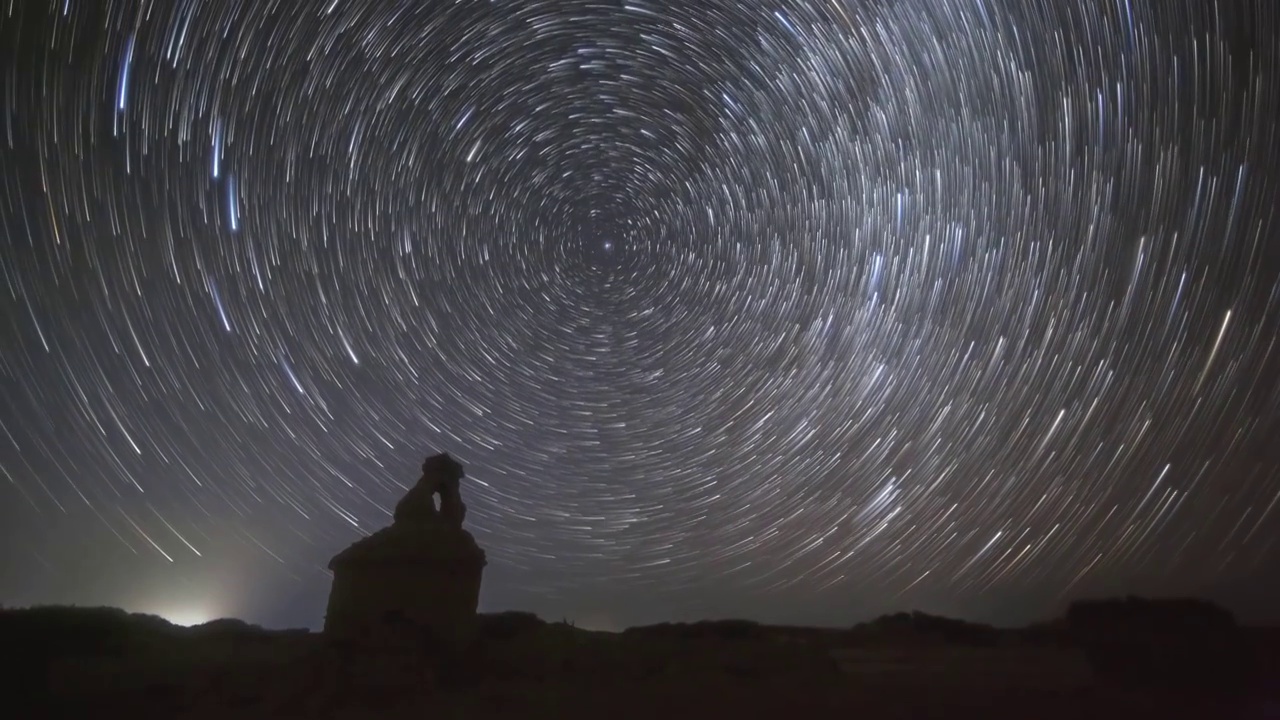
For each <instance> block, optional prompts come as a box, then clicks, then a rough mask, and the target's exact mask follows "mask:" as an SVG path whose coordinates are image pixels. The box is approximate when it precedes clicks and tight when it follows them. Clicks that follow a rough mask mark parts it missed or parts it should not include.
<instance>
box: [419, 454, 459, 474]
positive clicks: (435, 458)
mask: <svg viewBox="0 0 1280 720" xmlns="http://www.w3.org/2000/svg"><path fill="white" fill-rule="evenodd" d="M422 474H423V475H426V476H429V477H438V478H442V479H447V480H450V481H456V480H461V479H462V478H464V477H466V471H465V470H463V469H462V463H460V462H458V461H457V460H454V459H453V457H452V456H451V455H449V453H440V454H439V455H432V456H431V457H428V458H427V459H426V460H424V461H423V463H422Z"/></svg>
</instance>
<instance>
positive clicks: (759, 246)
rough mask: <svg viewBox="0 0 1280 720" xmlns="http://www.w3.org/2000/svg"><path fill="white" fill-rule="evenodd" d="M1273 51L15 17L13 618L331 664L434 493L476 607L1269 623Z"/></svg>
mask: <svg viewBox="0 0 1280 720" xmlns="http://www.w3.org/2000/svg"><path fill="white" fill-rule="evenodd" d="M1278 35H1280V6H1277V3H1276V2H1274V0H1256V1H1254V0H1219V1H1218V2H1212V1H1210V0H1159V1H1156V0H1151V1H1150V2H1148V1H1146V0H1074V1H1070V2H1068V1H1066V0H770V1H768V2H765V1H763V0H695V1H691V2H666V1H665V0H664V1H663V2H658V0H562V1H552V0H541V1H522V0H492V1H490V0H456V1H451V2H444V1H435V0H427V1H423V0H400V1H391V0H388V1H386V2H349V1H347V0H323V1H320V2H312V1H310V0H172V1H170V0H153V1H150V2H137V1H131V0H57V1H56V2H43V1H42V0H0V234H2V236H3V256H2V260H3V264H2V268H0V269H2V272H3V282H4V287H5V290H6V292H4V294H3V297H2V299H0V304H2V307H3V313H2V314H0V320H2V323H0V333H3V334H2V336H0V394H2V396H3V399H2V401H0V403H2V404H0V408H3V409H2V413H3V414H2V415H0V420H2V421H3V427H2V430H3V433H2V434H0V472H2V473H3V478H0V539H2V540H0V603H3V604H5V605H27V604H37V603H76V604H80V605H93V604H111V605H118V606H122V607H125V608H127V609H130V610H135V611H143V612H152V613H157V614H160V615H163V616H165V617H169V618H173V619H175V620H178V621H183V622H194V621H198V620H203V619H208V618H211V617H218V616H236V617H241V618H244V619H247V620H250V621H254V622H260V623H266V624H268V625H272V626H301V625H309V626H313V627H314V626H318V625H319V623H320V622H321V617H322V614H323V607H324V602H325V598H326V594H327V591H328V583H329V576H328V574H327V571H326V570H325V565H326V563H327V562H328V560H329V558H330V557H331V556H332V555H333V554H335V553H336V552H338V551H339V550H341V549H342V548H343V547H345V546H346V545H347V544H349V543H351V542H352V541H354V540H355V539H357V538H358V537H359V536H361V535H362V534H366V533H369V532H372V531H373V530H376V529H378V528H379V527H382V526H384V525H386V524H388V523H389V522H390V519H391V518H390V510H391V508H392V507H393V505H394V504H395V502H396V501H397V500H398V499H399V498H400V496H401V495H402V494H403V493H404V492H405V490H406V488H407V487H408V486H409V485H411V484H412V483H413V482H414V481H416V479H417V477H418V474H419V470H418V468H419V465H420V463H421V461H422V459H423V457H425V456H426V455H428V454H431V453H434V452H440V451H447V452H450V453H451V454H453V455H454V456H455V457H457V458H458V459H459V460H461V461H462V462H463V463H464V464H465V466H466V468H467V471H468V475H469V479H468V480H466V481H464V485H463V494H464V499H465V501H466V502H467V504H468V507H469V513H468V515H467V524H468V527H469V528H470V530H471V531H472V532H473V533H474V534H475V536H476V538H477V540H478V541H479V542H480V544H481V545H482V546H483V547H485V548H486V549H487V551H488V555H489V566H488V568H487V570H486V575H485V584H484V588H483V591H482V599H481V606H482V610H499V609H508V608H519V609H527V610H531V611H534V612H538V613H540V614H542V615H544V616H546V617H549V618H552V619H556V620H558V619H560V618H561V617H568V618H572V619H576V620H578V622H579V625H586V626H590V627H621V626H625V625H629V624H636V623H641V622H657V621H664V620H675V619H696V618H702V617H750V618H755V619H759V620H765V621H771V622H793V623H808V624H839V623H845V624H848V623H852V622H855V621H859V620H863V619H866V618H867V617H868V616H870V615H872V614H875V613H879V612H885V611H894V610H901V609H911V608H919V609H922V610H926V611H930V612H937V613H941V614H947V615H953V616H962V617H968V618H974V619H982V620H988V621H996V622H1008V623H1013V622H1023V621H1026V620H1029V619H1033V618H1037V617H1042V616H1047V615H1049V614H1050V613H1052V612H1055V611H1057V610H1060V609H1061V607H1062V606H1063V604H1064V603H1065V602H1066V601H1067V600H1069V599H1071V598H1075V597H1079V596H1083V595H1091V594H1099V593H1121V592H1134V593H1148V594H1202V595H1209V596H1211V597H1214V598H1223V599H1224V601H1225V602H1228V603H1230V606H1231V607H1233V608H1237V609H1239V610H1240V612H1242V613H1250V612H1254V611H1255V610H1251V608H1253V609H1256V608H1262V607H1266V605H1267V603H1268V602H1276V601H1278V600H1280V592H1277V590H1276V582H1275V581H1274V580H1266V579H1267V578H1275V577H1280V347H1277V345H1278V343H1280V341H1278V339H1277V335H1278V333H1280V240H1278V239H1277V231H1280V218H1277V214H1276V204H1277V199H1278V198H1280V171H1278V170H1277V158H1280V119H1278V118H1280V43H1278V42H1277V41H1276V38H1277V36H1278ZM1264 580H1265V582H1264ZM1267 583H1270V584H1267ZM1277 607H1280V602H1277Z"/></svg>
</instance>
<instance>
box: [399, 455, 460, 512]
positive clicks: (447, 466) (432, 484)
mask: <svg viewBox="0 0 1280 720" xmlns="http://www.w3.org/2000/svg"><path fill="white" fill-rule="evenodd" d="M464 475H465V473H464V472H463V469H462V465H461V464H460V463H459V462H458V461H457V460H454V459H453V458H452V457H450V456H449V455H448V454H440V455H433V456H432V457H429V458H427V459H426V461H425V462H423V463H422V477H421V478H419V479H418V484H417V485H415V486H413V488H411V489H410V490H409V492H408V493H406V494H405V496H404V497H403V498H401V499H400V502H398V503H396V510H395V515H394V519H395V522H397V523H409V524H415V523H432V522H439V521H441V520H443V521H444V522H446V523H448V524H449V525H451V526H455V527H461V526H462V520H463V518H464V517H466V514H467V508H466V506H465V505H463V504H462V494H461V492H460V489H459V488H460V485H461V481H462V478H463V477H464ZM437 494H439V495H440V508H439V510H437V509H436V500H435V496H436V495H437Z"/></svg>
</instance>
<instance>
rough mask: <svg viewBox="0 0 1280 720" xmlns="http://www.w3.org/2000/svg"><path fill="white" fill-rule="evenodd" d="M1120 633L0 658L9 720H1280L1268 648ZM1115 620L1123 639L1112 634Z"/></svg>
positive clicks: (113, 645)
mask: <svg viewBox="0 0 1280 720" xmlns="http://www.w3.org/2000/svg"><path fill="white" fill-rule="evenodd" d="M1112 615H1113V617H1111V618H1104V620H1103V621H1102V622H1101V623H1099V622H1097V620H1096V618H1095V620H1094V630H1092V631H1091V630H1090V629H1089V628H1088V627H1081V626H1080V623H1075V625H1073V624H1072V623H1069V622H1067V621H1066V620H1064V621H1060V622H1055V623H1046V624H1043V625H1040V626H1035V627H1031V628H1022V629H1017V630H1004V629H1000V630H997V629H995V628H990V627H987V626H980V625H971V624H968V623H964V622H961V621H957V620H949V619H946V618H936V617H932V616H928V615H923V614H920V613H915V614H908V613H902V614H899V615H893V616H886V617H884V618H880V619H879V620H876V621H874V622H870V623H864V624H861V625H858V626H856V627H853V628H848V629H819V628H795V627H774V626H763V625H758V624H756V623H752V622H748V621H736V620H735V621H719V622H705V623H695V624H688V625H657V626H649V627H643V628H632V629H629V630H627V631H624V632H622V633H602V632H591V631H586V630H582V629H579V628H576V627H573V626H572V625H570V624H568V623H550V622H544V621H542V620H540V619H538V618H536V617H535V616H532V615H530V614H527V613H502V614H497V615H482V616H480V617H479V618H478V620H479V622H478V624H477V628H476V632H475V634H474V640H473V641H471V642H469V643H468V645H467V646H466V647H464V648H452V649H443V648H439V647H434V646H429V645H430V644H429V643H425V641H424V642H418V641H417V640H416V639H414V638H404V637H402V638H400V642H397V643H391V644H382V645H379V646H354V645H351V644H349V643H348V644H339V643H335V642H333V641H331V640H329V639H327V638H326V637H325V636H323V635H322V634H320V633H313V632H308V631H305V630H302V631H270V630H264V629H262V628H258V627H256V626H251V625H247V624H245V623H242V622H240V621H237V620H220V621H215V622H213V623H208V624H206V625H202V626H197V627H194V628H182V627H177V626H173V625H170V624H168V623H167V622H165V621H163V620H161V619H159V618H155V617H152V616H143V615H129V614H127V613H124V612H123V611H120V610H115V609H111V608H66V607H59V608H33V609H26V610H4V611H0V642H3V644H4V647H5V648H6V650H8V651H9V653H10V658H11V660H13V659H16V660H17V663H16V664H15V665H14V666H13V667H14V669H13V670H11V671H10V672H9V673H8V678H7V681H8V682H7V683H6V684H10V683H11V684H12V686H11V687H10V688H9V689H8V690H6V691H5V697H6V702H7V703H8V704H9V707H12V708H13V709H14V710H15V711H16V712H14V713H13V714H10V712H9V711H8V710H6V712H5V713H4V715H5V717H12V718H19V719H21V718H44V717H58V718H61V717H68V718H69V717H84V718H116V717H119V718H153V717H154V718H192V719H195V718H237V719H239V718H282V717H296V718H312V717H314V718H402V717H403V718H460V719H461V718H467V719H469V720H470V719H475V718H511V717H521V718H523V717H529V718H564V719H567V720H572V719H574V718H606V719H607V720H624V719H627V718H668V719H669V718H686V717H688V718H733V719H734V720H745V719H747V718H769V719H771V720H778V719H779V718H781V719H782V720H800V719H802V718H855V717H856V718H1019V719H1027V718H1044V719H1050V718H1089V719H1090V720H1098V719H1101V718H1214V719H1218V718H1271V717H1280V683H1278V682H1277V680H1278V679H1280V673H1277V668H1278V667H1280V663H1277V661H1276V660H1277V656H1278V655H1280V653H1277V645H1278V640H1280V634H1277V632H1276V631H1275V630H1271V629H1263V628H1235V627H1234V626H1231V627H1229V628H1227V629H1225V630H1224V629H1223V628H1222V627H1214V628H1212V629H1208V630H1206V628H1205V627H1204V624H1203V623H1199V624H1197V622H1194V621H1193V622H1186V621H1182V622H1181V624H1180V625H1179V627H1177V628H1173V629H1171V628H1170V626H1168V624H1167V623H1166V624H1165V625H1164V626H1160V627H1155V625H1153V624H1152V623H1146V624H1145V625H1143V624H1142V623H1135V622H1134V621H1133V620H1132V618H1131V617H1130V616H1127V615H1121V616H1115V614H1114V613H1113V614H1112ZM1117 617H1118V618H1119V620H1121V621H1123V623H1125V628H1124V629H1121V630H1116V629H1115V628H1114V627H1108V626H1107V623H1108V622H1114V621H1115V620H1116V619H1117ZM1086 624H1087V623H1086ZM1135 625H1142V627H1135ZM1153 627H1154V629H1153ZM1099 628H1100V629H1101V632H1097V631H1096V630H1098V629H1099Z"/></svg>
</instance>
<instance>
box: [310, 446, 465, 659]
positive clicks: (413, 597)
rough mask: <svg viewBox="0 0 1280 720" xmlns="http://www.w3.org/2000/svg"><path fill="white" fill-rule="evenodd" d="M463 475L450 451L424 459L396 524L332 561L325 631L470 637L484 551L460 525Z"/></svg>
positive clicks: (394, 640) (343, 636)
mask: <svg viewBox="0 0 1280 720" xmlns="http://www.w3.org/2000/svg"><path fill="white" fill-rule="evenodd" d="M464 476H465V473H464V472H463V468H462V465H461V464H459V463H458V462H457V461H456V460H454V459H453V458H451V457H449V456H448V455H435V456H433V457H429V458H427V460H426V462H424V463H423V465H422V477H421V479H419V480H418V483H417V485H415V486H414V487H413V488H412V489H410V490H409V492H408V493H407V494H406V495H405V496H404V498H402V499H401V500H400V502H399V503H397V505H396V509H395V515H394V521H393V523H392V524H391V526H390V527H387V528H384V529H382V530H379V531H378V532H376V533H374V534H372V535H370V536H368V537H366V538H363V539H361V540H359V541H357V542H356V543H354V544H352V545H351V546H350V547H348V548H347V549H346V550H343V551H342V552H340V553H338V554H337V555H336V556H334V558H333V559H332V560H331V561H329V569H330V570H331V571H333V586H332V588H331V589H330V591H329V606H328V611H327V612H326V614H325V622H324V631H325V634H326V635H328V636H330V637H332V638H334V639H337V640H341V641H351V642H357V643H360V644H377V645H386V644H405V643H419V642H440V643H445V644H448V645H458V644H465V643H466V642H467V640H468V638H469V637H470V636H471V634H472V633H473V632H474V628H475V621H476V609H477V607H478V605H479V602H480V581H481V576H482V573H483V570H484V566H485V554H484V551H483V550H482V549H481V548H480V546H479V545H477V544H476V541H475V538H474V537H472V536H471V533H469V532H467V531H466V530H465V529H463V527H462V522H463V519H464V518H465V517H466V506H465V505H463V503H462V497H461V494H460V492H459V487H460V484H461V480H462V478H463V477H464ZM437 496H438V497H439V498H440V500H439V506H438V507H437V505H436V497H437Z"/></svg>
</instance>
